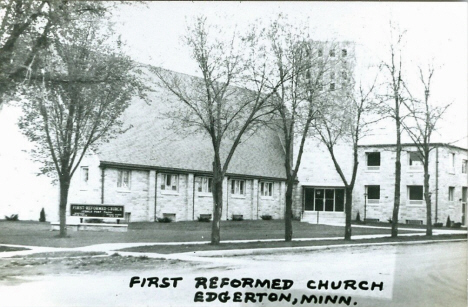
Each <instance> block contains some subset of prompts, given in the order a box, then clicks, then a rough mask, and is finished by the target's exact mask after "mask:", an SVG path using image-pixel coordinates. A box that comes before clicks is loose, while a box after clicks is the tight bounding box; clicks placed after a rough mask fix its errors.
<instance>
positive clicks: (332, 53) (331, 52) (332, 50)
mask: <svg viewBox="0 0 468 307" xmlns="http://www.w3.org/2000/svg"><path fill="white" fill-rule="evenodd" d="M330 56H331V57H334V56H335V49H330Z"/></svg>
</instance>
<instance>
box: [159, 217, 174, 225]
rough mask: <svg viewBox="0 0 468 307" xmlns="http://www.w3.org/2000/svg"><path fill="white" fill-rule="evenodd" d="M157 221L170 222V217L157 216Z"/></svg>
mask: <svg viewBox="0 0 468 307" xmlns="http://www.w3.org/2000/svg"><path fill="white" fill-rule="evenodd" d="M158 222H159V223H170V222H172V219H171V218H170V217H167V216H166V217H158Z"/></svg>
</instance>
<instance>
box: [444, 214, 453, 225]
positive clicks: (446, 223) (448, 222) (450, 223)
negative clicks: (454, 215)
mask: <svg viewBox="0 0 468 307" xmlns="http://www.w3.org/2000/svg"><path fill="white" fill-rule="evenodd" d="M445 227H452V221H451V220H450V215H449V216H447V222H445Z"/></svg>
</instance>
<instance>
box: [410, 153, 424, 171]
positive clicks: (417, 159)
mask: <svg viewBox="0 0 468 307" xmlns="http://www.w3.org/2000/svg"><path fill="white" fill-rule="evenodd" d="M408 165H409V166H410V169H412V170H415V169H421V168H422V165H423V163H422V157H421V154H420V153H419V152H417V151H409V152H408Z"/></svg>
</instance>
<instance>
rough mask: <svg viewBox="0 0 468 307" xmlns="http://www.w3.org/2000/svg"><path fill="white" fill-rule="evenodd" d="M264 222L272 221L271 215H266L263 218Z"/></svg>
mask: <svg viewBox="0 0 468 307" xmlns="http://www.w3.org/2000/svg"><path fill="white" fill-rule="evenodd" d="M261 218H262V220H264V221H269V220H272V219H273V217H272V216H271V215H268V214H264V215H262V216H261Z"/></svg>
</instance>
